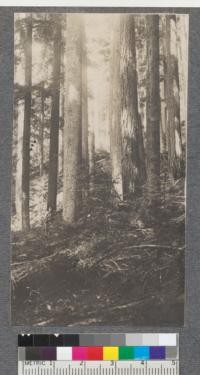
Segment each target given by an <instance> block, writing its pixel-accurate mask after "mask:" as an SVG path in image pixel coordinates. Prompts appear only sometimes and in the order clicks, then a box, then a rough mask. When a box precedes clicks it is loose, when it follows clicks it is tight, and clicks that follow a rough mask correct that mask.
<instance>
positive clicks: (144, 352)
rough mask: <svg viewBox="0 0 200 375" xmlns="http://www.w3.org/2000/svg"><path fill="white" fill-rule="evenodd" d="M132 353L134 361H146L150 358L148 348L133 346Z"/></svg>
mask: <svg viewBox="0 0 200 375" xmlns="http://www.w3.org/2000/svg"><path fill="white" fill-rule="evenodd" d="M133 351H134V359H135V360H148V359H149V358H150V349H149V346H135V347H134V348H133Z"/></svg>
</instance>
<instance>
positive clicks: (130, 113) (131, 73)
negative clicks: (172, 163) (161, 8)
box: [120, 15, 146, 195]
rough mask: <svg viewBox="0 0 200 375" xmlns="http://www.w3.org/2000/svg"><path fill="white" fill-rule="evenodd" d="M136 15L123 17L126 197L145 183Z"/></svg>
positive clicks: (123, 113)
mask: <svg viewBox="0 0 200 375" xmlns="http://www.w3.org/2000/svg"><path fill="white" fill-rule="evenodd" d="M134 17H135V16H134V15H124V16H122V17H121V30H120V34H121V64H120V74H121V111H122V114H121V116H122V117H121V122H122V149H123V158H122V170H123V188H124V194H125V195H129V194H130V193H134V192H135V191H136V190H137V188H138V187H139V186H141V185H142V184H143V183H144V181H145V175H146V172H145V155H144V143H143V134H142V128H141V126H142V124H141V120H140V115H139V112H138V91H137V64H136V45H135V43H136V42H135V21H134Z"/></svg>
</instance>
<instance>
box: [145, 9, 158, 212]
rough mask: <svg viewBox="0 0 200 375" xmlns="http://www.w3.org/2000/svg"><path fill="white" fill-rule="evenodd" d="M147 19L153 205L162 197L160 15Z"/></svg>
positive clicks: (149, 177)
mask: <svg viewBox="0 0 200 375" xmlns="http://www.w3.org/2000/svg"><path fill="white" fill-rule="evenodd" d="M146 19H147V98H146V105H147V108H146V110H147V133H146V135H147V192H148V198H149V201H150V203H151V205H154V204H155V205H156V203H158V202H159V197H160V92H159V82H160V77H159V16H158V15H148V16H147V17H146Z"/></svg>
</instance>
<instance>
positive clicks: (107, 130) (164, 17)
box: [11, 13, 188, 327]
mask: <svg viewBox="0 0 200 375" xmlns="http://www.w3.org/2000/svg"><path fill="white" fill-rule="evenodd" d="M14 38H15V39H14V42H15V44H14V58H15V59H14V95H13V147H12V161H13V163H12V219H11V230H12V264H11V295H12V297H11V299H12V309H11V310H12V311H11V315H12V324H14V325H39V326H45V325H49V326H51V325H52V326H54V325H57V326H58V325H61V326H68V327H74V326H85V327H87V326H92V325H93V326H106V325H120V326H137V325H140V326H141V325H146V326H147V325H148V326H153V325H154V326H156V325H159V326H160V325H163V326H167V325H170V326H172V325H174V326H175V325H182V324H183V322H184V251H185V169H186V129H187V78H188V77H187V69H188V68H187V66H188V16H187V15H180V14H179V15H176V14H139V13H138V14H132V13H128V14H117V13H113V14H111V13H110V14H109V13H101V14H100V13H16V14H15V35H14Z"/></svg>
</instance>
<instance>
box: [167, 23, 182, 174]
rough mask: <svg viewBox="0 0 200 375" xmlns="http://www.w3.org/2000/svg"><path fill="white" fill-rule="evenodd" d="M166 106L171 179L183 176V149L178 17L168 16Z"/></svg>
mask: <svg viewBox="0 0 200 375" xmlns="http://www.w3.org/2000/svg"><path fill="white" fill-rule="evenodd" d="M165 82H166V104H167V133H168V136H167V140H168V164H169V175H170V177H171V178H179V177H180V176H182V175H183V173H184V172H183V171H184V166H183V149H182V137H181V125H180V96H179V72H178V59H177V35H176V16H166V78H165Z"/></svg>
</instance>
